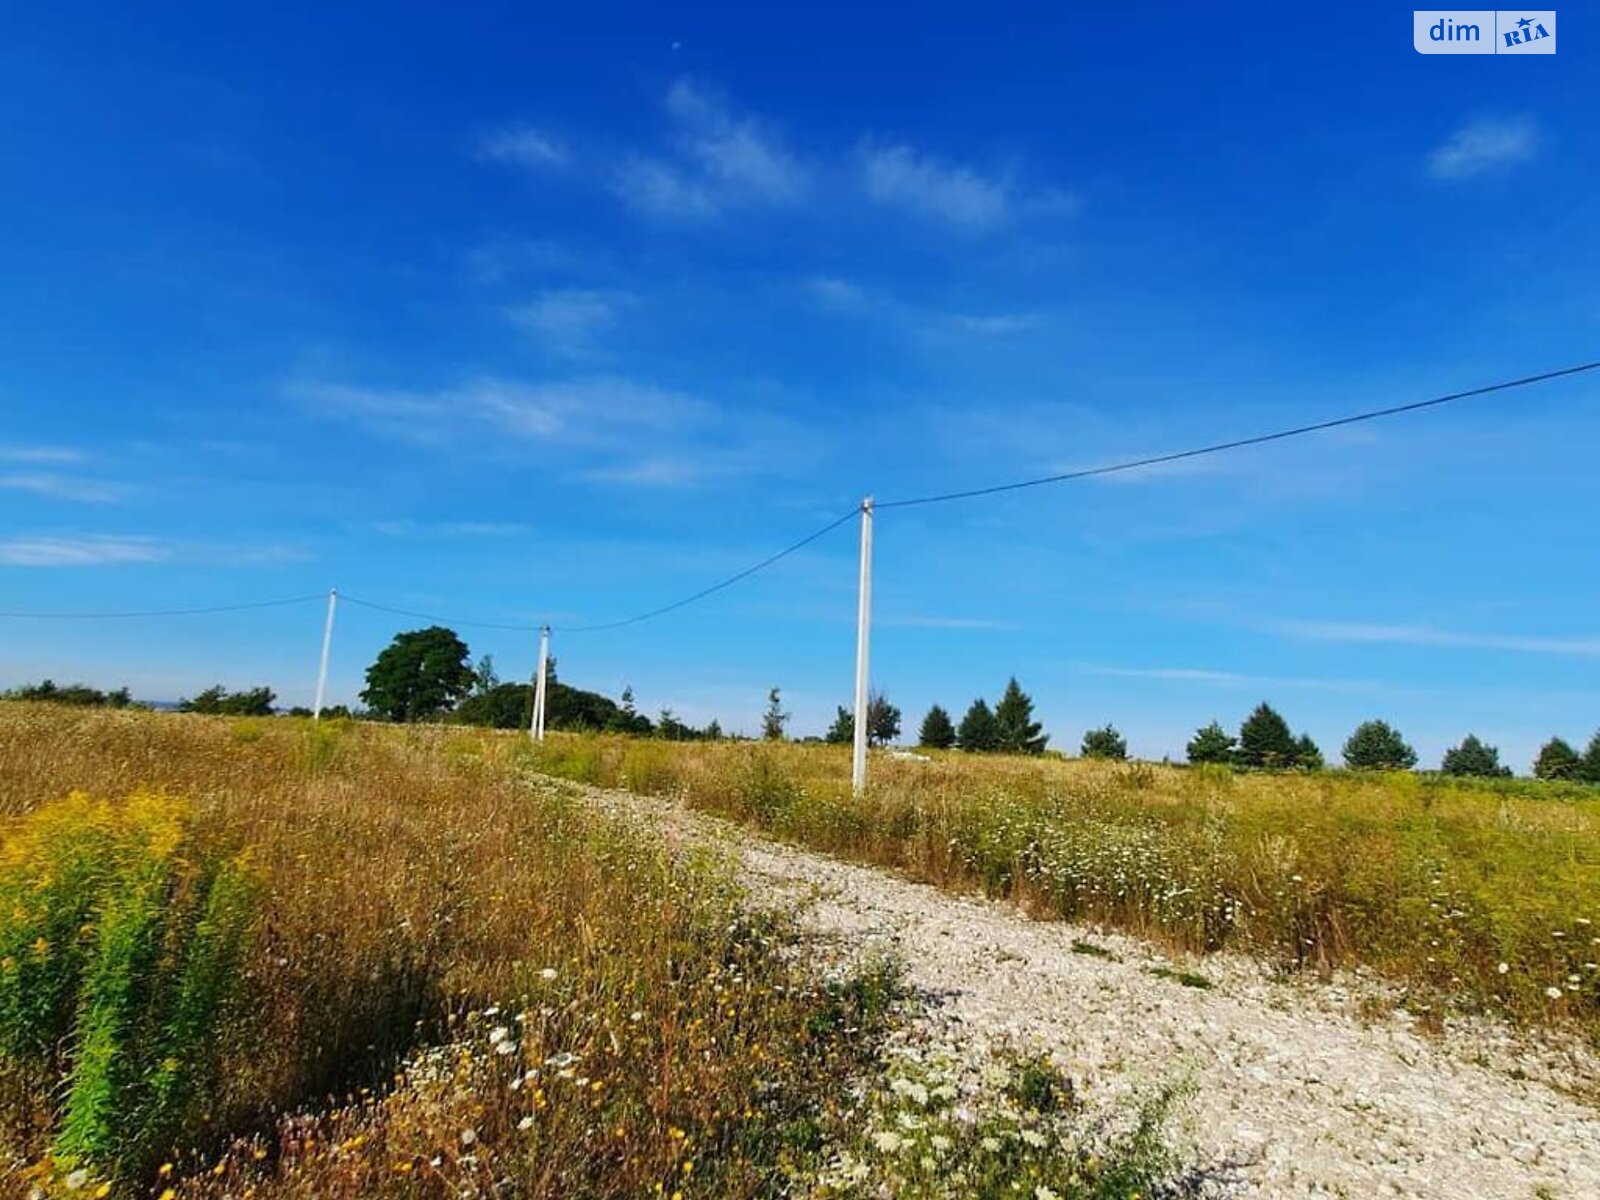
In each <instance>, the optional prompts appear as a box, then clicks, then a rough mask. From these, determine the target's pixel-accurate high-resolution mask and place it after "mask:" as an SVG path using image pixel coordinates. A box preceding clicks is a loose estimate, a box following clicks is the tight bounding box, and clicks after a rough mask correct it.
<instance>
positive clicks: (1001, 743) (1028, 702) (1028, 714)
mask: <svg viewBox="0 0 1600 1200" xmlns="http://www.w3.org/2000/svg"><path fill="white" fill-rule="evenodd" d="M994 720H995V736H996V738H997V739H998V749H1001V750H1004V751H1005V752H1006V753H1008V754H1043V753H1044V744H1045V743H1046V742H1048V741H1049V740H1050V738H1049V736H1048V735H1045V734H1041V733H1040V732H1039V731H1040V729H1041V728H1043V727H1042V726H1041V725H1040V724H1039V722H1037V721H1035V720H1034V719H1033V697H1032V696H1029V695H1028V693H1026V692H1024V691H1023V690H1022V688H1021V687H1020V686H1019V685H1018V684H1017V678H1016V676H1015V675H1013V676H1012V677H1011V678H1010V679H1009V680H1007V681H1006V690H1005V692H1004V693H1003V694H1002V695H1001V697H1000V703H999V704H997V705H995V707H994Z"/></svg>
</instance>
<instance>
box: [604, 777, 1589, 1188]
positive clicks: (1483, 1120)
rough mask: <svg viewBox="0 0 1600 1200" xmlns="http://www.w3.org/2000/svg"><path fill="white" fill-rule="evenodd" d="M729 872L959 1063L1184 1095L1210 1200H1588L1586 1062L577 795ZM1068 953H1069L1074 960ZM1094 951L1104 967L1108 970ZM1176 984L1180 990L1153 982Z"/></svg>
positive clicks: (1113, 1094)
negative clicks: (1014, 1066) (975, 1057)
mask: <svg viewBox="0 0 1600 1200" xmlns="http://www.w3.org/2000/svg"><path fill="white" fill-rule="evenodd" d="M591 795H592V796H593V797H594V798H595V799H597V800H598V801H599V802H600V803H601V804H602V805H603V806H604V807H606V808H610V809H622V810H625V811H630V812H633V813H636V814H641V815H649V816H651V817H653V818H654V819H655V820H657V821H658V822H660V823H662V824H663V825H665V826H666V827H668V828H670V829H672V830H673V831H674V832H675V834H676V836H680V837H685V838H691V839H694V840H697V841H712V842H715V843H716V844H718V845H719V846H721V847H723V848H725V849H726V850H728V851H729V852H730V853H732V854H734V855H735V856H736V858H737V860H738V861H739V862H740V863H741V864H742V871H743V875H744V878H745V880H746V883H747V885H748V886H749V888H750V890H751V892H752V896H753V898H754V899H755V900H756V901H757V902H758V903H760V902H770V903H783V904H790V905H794V904H799V905H802V906H803V907H804V913H805V921H806V924H807V925H808V926H809V927H810V928H811V929H812V930H813V931H814V932H816V933H817V934H818V935H820V936H822V937H825V938H829V939H835V940H838V941H839V942H841V943H842V944H844V945H846V946H848V947H849V948H850V949H851V951H852V952H856V953H860V952H867V951H870V950H873V949H886V950H889V951H892V952H893V953H894V954H895V955H896V956H897V957H898V958H899V959H900V960H901V961H902V962H903V963H904V964H905V968H906V972H907V975H908V979H909V982H910V984H911V985H912V986H913V987H915V988H916V989H917V990H918V991H919V992H921V993H922V994H923V995H924V996H926V997H927V998H928V999H929V1003H928V1004H927V1006H926V1008H927V1012H926V1016H925V1018H924V1019H925V1020H926V1021H927V1023H928V1024H929V1026H930V1033H931V1034H932V1036H933V1037H935V1038H936V1039H938V1040H941V1041H944V1042H946V1043H948V1044H949V1045H950V1046H951V1048H952V1049H953V1050H954V1051H956V1052H957V1053H960V1054H971V1053H973V1052H974V1050H975V1049H976V1050H977V1052H980V1053H981V1052H982V1050H983V1048H984V1047H986V1046H988V1045H994V1044H1001V1043H1009V1044H1011V1045H1014V1046H1018V1047H1020V1048H1023V1049H1029V1050H1044V1051H1048V1052H1049V1053H1050V1054H1051V1055H1052V1056H1053V1057H1054V1058H1055V1060H1056V1062H1057V1063H1058V1064H1059V1065H1060V1066H1062V1068H1063V1069H1065V1070H1066V1071H1067V1072H1068V1073H1069V1074H1070V1075H1072V1076H1073V1078H1074V1080H1075V1081H1076V1082H1078V1083H1079V1084H1080V1086H1082V1087H1083V1088H1084V1098H1085V1099H1086V1101H1087V1102H1088V1103H1090V1104H1091V1105H1093V1104H1097V1103H1098V1104H1103V1105H1105V1106H1107V1110H1108V1111H1110V1110H1114V1109H1115V1108H1116V1107H1117V1105H1118V1104H1119V1102H1122V1101H1125V1100H1126V1099H1127V1098H1128V1097H1130V1096H1133V1095H1142V1094H1148V1093H1149V1092H1150V1091H1151V1090H1152V1089H1153V1088H1155V1087H1159V1086H1161V1085H1162V1084H1166V1083H1172V1082H1175V1081H1178V1080H1188V1081H1189V1082H1190V1083H1192V1085H1193V1096H1192V1099H1191V1101H1190V1104H1189V1108H1188V1113H1187V1116H1186V1118H1185V1120H1184V1122H1183V1124H1182V1127H1181V1130H1180V1137H1182V1138H1184V1139H1186V1140H1187V1143H1188V1147H1189V1149H1190V1150H1191V1151H1192V1153H1193V1154H1194V1156H1195V1161H1196V1165H1197V1166H1198V1167H1199V1168H1200V1169H1201V1171H1202V1173H1204V1174H1206V1175H1208V1176H1209V1177H1211V1178H1212V1179H1213V1180H1214V1183H1213V1184H1212V1185H1211V1186H1210V1187H1208V1189H1207V1194H1216V1195H1227V1196H1261V1197H1268V1196H1270V1197H1280V1196H1282V1197H1295V1196H1318V1197H1322V1196H1345V1197H1351V1198H1352V1200H1361V1198H1365V1197H1381V1196H1405V1197H1418V1198H1437V1200H1462V1198H1464V1197H1483V1198H1485V1200H1500V1198H1502V1197H1503V1198H1505V1200H1512V1198H1516V1200H1530V1198H1535V1197H1538V1198H1545V1197H1549V1198H1556V1197H1563V1198H1571V1200H1593V1198H1595V1197H1600V1112H1597V1111H1596V1110H1595V1109H1593V1108H1591V1107H1589V1106H1588V1105H1586V1104H1585V1103H1583V1102H1582V1101H1581V1100H1579V1099H1576V1098H1575V1097H1574V1096H1573V1095H1571V1094H1570V1093H1571V1092H1572V1091H1589V1092H1591V1093H1592V1091H1593V1089H1594V1086H1595V1082H1596V1078H1597V1077H1600V1076H1597V1075H1596V1074H1595V1070H1594V1068H1595V1062H1594V1059H1593V1057H1592V1056H1590V1055H1588V1054H1587V1053H1586V1052H1585V1051H1582V1050H1581V1049H1573V1048H1571V1047H1558V1046H1556V1045H1555V1044H1554V1043H1552V1044H1551V1045H1550V1046H1539V1045H1537V1044H1534V1043H1532V1042H1530V1041H1529V1040H1528V1039H1527V1038H1524V1037H1518V1036H1513V1035H1511V1034H1509V1033H1508V1032H1507V1031H1506V1030H1504V1029H1498V1028H1496V1027H1493V1026H1490V1025H1486V1024H1483V1025H1478V1026H1473V1027H1468V1028H1466V1029H1451V1030H1448V1031H1447V1032H1446V1034H1445V1035H1444V1036H1443V1037H1442V1038H1429V1037H1426V1036H1423V1035H1421V1034H1419V1033H1416V1032H1414V1031H1412V1030H1411V1029H1410V1028H1408V1026H1407V1024H1406V1022H1405V1021H1404V1020H1403V1019H1401V1018H1398V1017H1397V1018H1395V1019H1389V1020H1382V1021H1378V1022H1371V1023H1369V1022H1365V1021H1363V1020H1361V1019H1360V1017H1359V1016H1358V1015H1357V1014H1356V1011H1355V1002H1354V1000H1353V999H1352V998H1351V996H1350V994H1349V990H1348V989H1346V988H1341V987H1338V986H1331V985H1325V984H1319V983H1316V982H1314V981H1310V980H1303V979H1290V980H1280V979H1277V978H1274V976H1273V975H1272V973H1271V972H1270V971H1269V970H1267V969H1266V968H1265V967H1264V966H1263V965H1261V964H1259V963H1255V962H1253V961H1251V960H1249V959H1244V958H1240V957H1238V956H1232V955H1213V956H1209V957H1206V958H1204V959H1200V960H1197V961H1196V963H1194V964H1174V963H1170V962H1169V960H1168V959H1167V958H1166V957H1164V956H1163V955H1162V954H1160V953H1158V952H1157V951H1156V950H1154V949H1153V948H1152V947H1150V946H1149V945H1147V944H1145V943H1143V942H1140V941H1138V940H1137V939H1134V938H1130V937H1127V936H1123V935H1119V934H1114V933H1106V932H1102V931H1099V930H1092V929H1090V928H1088V927H1086V926H1082V925H1073V924H1069V923H1066V922H1056V921H1034V920H1030V919H1029V918H1028V917H1026V916H1025V915H1023V914H1022V913H1020V912H1019V911H1018V910H1017V909H1016V908H1014V907H1013V906H1010V905H1007V904H1003V903H998V902H994V901H989V900H986V899H982V898H980V897H971V896H957V895H952V894H950V893H947V892H941V891H939V890H937V889H935V888H933V887H930V886H928V885H925V884H918V883H912V882H910V881H908V880H906V879H903V878H899V877H897V876H895V875H893V874H891V873H888V872H885V871H881V870H876V869H873V868H870V867H862V866H856V865H853V864H850V863H845V862H841V861H839V860H836V859H832V858H829V857H827V856H825V855H822V854H818V853H814V852H811V851H807V850H802V849H798V848H796V847H792V846H786V845H781V844H778V843H774V842H770V841H766V840H764V839H762V838H760V837H757V836H756V835H754V834H751V833H749V832H748V831H745V830H743V829H740V828H738V827H736V826H732V825H729V824H728V823H726V822H723V821H719V820H717V819H715V818H711V817H707V816H705V815H703V814H699V813H694V812H691V811H689V810H687V809H685V808H683V807H680V806H677V805H674V804H671V803H668V802H665V801H660V800H649V799H641V798H639V797H635V796H631V795H627V794H625V793H615V792H608V793H591ZM1075 943H1076V948H1075ZM1096 951H1101V952H1104V953H1103V954H1101V953H1097V952H1096ZM1182 965H1188V966H1189V967H1190V969H1192V970H1194V971H1196V972H1197V973H1199V974H1201V975H1203V976H1205V977H1206V979H1208V980H1210V981H1211V986H1210V987H1209V988H1202V987H1197V986H1186V985H1185V984H1184V983H1182V982H1181V981H1180V980H1179V979H1178V978H1177V977H1175V976H1161V975H1157V974H1154V973H1153V972H1154V971H1157V970H1161V969H1163V968H1171V969H1176V968H1177V967H1179V966H1182Z"/></svg>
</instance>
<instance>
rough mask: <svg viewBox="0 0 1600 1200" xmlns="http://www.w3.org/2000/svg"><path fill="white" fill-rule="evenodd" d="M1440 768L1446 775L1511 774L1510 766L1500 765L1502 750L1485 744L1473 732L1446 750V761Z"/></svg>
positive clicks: (1486, 775) (1499, 775) (1493, 776)
mask: <svg viewBox="0 0 1600 1200" xmlns="http://www.w3.org/2000/svg"><path fill="white" fill-rule="evenodd" d="M1439 770H1441V771H1443V772H1444V773H1445V774H1446V775H1477V776H1481V777H1484V778H1496V777H1502V776H1506V775H1510V774H1511V768H1510V767H1502V766H1501V765H1500V751H1499V750H1498V749H1496V748H1495V747H1493V746H1486V745H1484V743H1482V742H1481V741H1479V740H1478V738H1477V736H1476V735H1475V734H1471V733H1469V734H1467V736H1466V737H1464V738H1463V739H1462V740H1461V744H1460V745H1459V746H1452V747H1451V748H1450V749H1448V750H1446V751H1445V752H1444V761H1443V762H1442V763H1440V764H1439Z"/></svg>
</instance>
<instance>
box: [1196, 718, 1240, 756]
mask: <svg viewBox="0 0 1600 1200" xmlns="http://www.w3.org/2000/svg"><path fill="white" fill-rule="evenodd" d="M1233 747H1234V738H1233V735H1232V734H1230V733H1228V732H1227V731H1226V730H1224V729H1223V728H1222V726H1221V725H1220V724H1218V723H1217V722H1216V721H1213V722H1211V724H1209V725H1207V726H1206V727H1205V728H1204V729H1197V730H1195V735H1194V737H1192V738H1190V739H1189V744H1188V746H1186V747H1185V748H1184V749H1185V753H1186V754H1187V755H1188V758H1189V761H1190V762H1192V763H1230V762H1232V761H1233Z"/></svg>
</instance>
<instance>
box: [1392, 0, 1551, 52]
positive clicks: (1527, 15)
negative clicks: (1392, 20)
mask: <svg viewBox="0 0 1600 1200" xmlns="http://www.w3.org/2000/svg"><path fill="white" fill-rule="evenodd" d="M1411 39H1412V45H1414V46H1415V47H1416V48H1417V53H1418V54H1554V53H1555V52H1556V13H1555V9H1553V8H1552V9H1500V10H1495V9H1492V8H1483V9H1476V8H1467V9H1418V10H1416V11H1414V12H1413V13H1412V28H1411Z"/></svg>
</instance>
